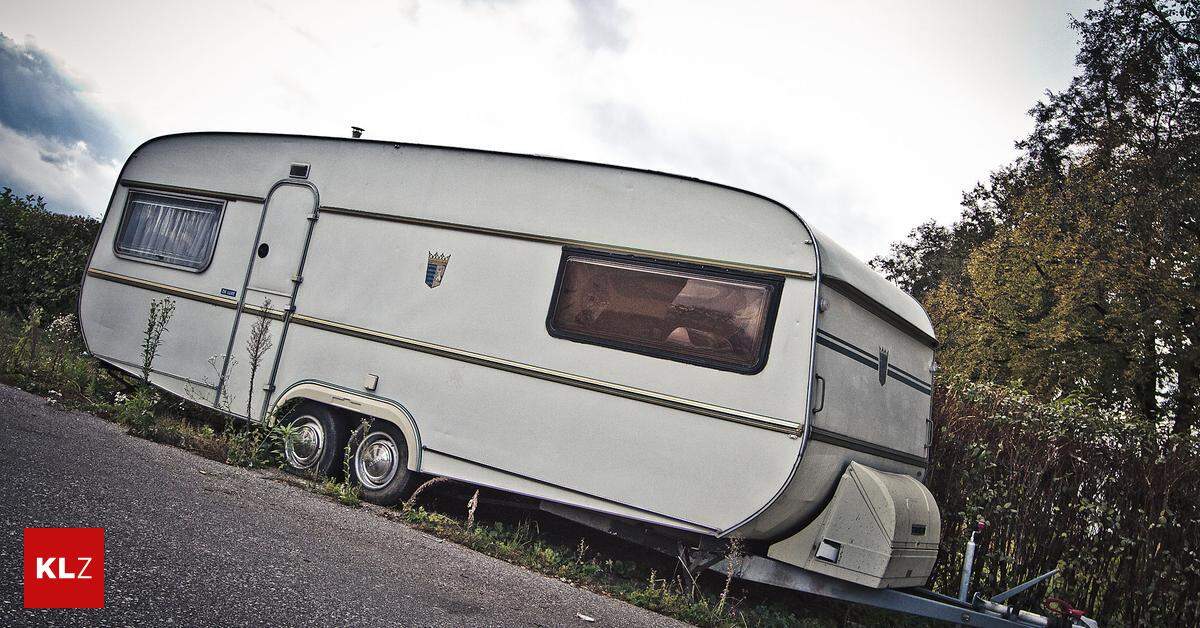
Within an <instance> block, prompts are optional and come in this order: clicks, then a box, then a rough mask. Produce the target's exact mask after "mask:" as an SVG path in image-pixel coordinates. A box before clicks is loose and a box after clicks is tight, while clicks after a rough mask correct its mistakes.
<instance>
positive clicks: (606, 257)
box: [546, 247, 784, 375]
mask: <svg viewBox="0 0 1200 628" xmlns="http://www.w3.org/2000/svg"><path fill="white" fill-rule="evenodd" d="M570 258H584V259H593V260H598V261H608V262H620V263H623V264H629V265H634V266H643V267H646V268H650V269H661V270H680V271H686V272H688V273H691V274H693V275H699V276H701V277H705V278H711V279H714V280H718V281H720V280H736V281H740V282H742V283H753V284H757V285H760V286H768V287H771V288H773V289H772V290H771V295H770V297H769V299H768V301H767V308H766V312H765V314H764V316H763V331H762V340H761V342H760V343H759V349H758V355H757V357H756V359H755V361H754V363H753V364H750V365H749V366H745V365H740V364H732V363H729V362H723V361H720V360H714V359H711V358H705V357H703V356H697V355H689V354H686V353H683V352H675V351H670V350H666V349H662V348H659V347H650V346H646V345H642V344H638V343H635V342H628V341H623V340H614V339H612V338H602V337H599V336H594V335H590V334H584V333H579V332H574V331H569V330H565V329H559V328H558V327H556V326H555V324H554V318H555V317H554V315H555V313H556V311H557V310H558V301H559V295H560V294H561V293H562V284H563V281H564V279H565V278H566V270H567V260H569V259H570ZM783 287H784V278H783V277H778V276H774V275H761V274H754V273H748V272H744V271H738V270H732V269H728V268H720V267H716V266H708V265H702V264H692V263H688V262H680V261H675V260H664V259H657V258H653V257H644V256H640V255H628V254H623V253H613V252H610V251H598V250H595V249H584V248H576V247H563V250H562V256H561V257H560V258H559V261H558V274H557V276H556V277H555V278H554V292H552V293H551V295H550V310H549V312H548V313H547V314H546V331H547V333H549V334H550V336H552V337H554V338H560V339H563V340H570V341H573V342H578V343H582V344H589V345H595V346H598V347H605V348H608V349H617V350H619V351H625V352H628V353H636V354H638V355H645V356H649V357H652V358H659V359H663V360H670V361H672V362H680V363H683V364H690V365H693V366H701V367H704V368H710V369H715V370H719V371H728V372H732V373H738V374H741V375H755V374H758V373H761V372H762V370H763V369H764V368H766V366H767V358H768V357H769V356H770V353H771V340H772V338H773V336H774V331H775V319H776V317H777V316H778V314H779V302H780V300H781V298H782V296H783Z"/></svg>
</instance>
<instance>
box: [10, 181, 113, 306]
mask: <svg viewBox="0 0 1200 628" xmlns="http://www.w3.org/2000/svg"><path fill="white" fill-rule="evenodd" d="M99 228H100V221H98V220H96V219H94V218H88V217H84V216H67V215H64V214H56V213H54V212H51V211H49V210H48V209H46V204H45V203H44V202H43V201H42V199H41V198H40V197H34V196H25V197H20V196H17V195H15V194H13V192H12V190H11V189H9V188H4V189H3V190H2V191H0V286H2V287H3V289H2V290H0V311H4V312H16V311H22V312H26V313H28V312H29V311H30V310H31V309H32V308H34V307H41V308H43V309H44V310H45V311H46V312H47V313H48V314H49V315H51V316H54V315H58V314H64V313H67V312H72V311H74V310H75V298H76V294H77V293H78V288H79V281H80V279H81V278H82V273H83V267H84V263H85V261H86V260H87V256H88V253H89V252H90V251H91V249H92V241H93V240H94V239H95V237H96V233H97V231H99Z"/></svg>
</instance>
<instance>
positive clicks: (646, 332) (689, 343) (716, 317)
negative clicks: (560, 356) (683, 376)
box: [550, 253, 780, 372]
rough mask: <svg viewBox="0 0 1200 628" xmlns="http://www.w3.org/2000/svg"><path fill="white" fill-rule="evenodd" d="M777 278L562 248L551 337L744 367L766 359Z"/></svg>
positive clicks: (754, 366)
mask: <svg viewBox="0 0 1200 628" xmlns="http://www.w3.org/2000/svg"><path fill="white" fill-rule="evenodd" d="M779 289H780V283H779V282H777V281H775V280H771V279H754V278H747V277H742V276H727V275H724V274H719V273H708V272H704V271H698V270H691V269H687V268H678V267H674V266H670V265H665V264H662V265H660V264H657V263H653V262H640V261H636V260H627V259H622V258H616V257H608V256H604V255H598V254H592V253H567V254H565V255H564V257H563V261H562V268H561V269H560V274H559V282H558V292H557V294H556V295H555V298H554V304H553V306H552V308H553V309H552V311H551V313H550V331H551V333H553V334H554V335H556V336H562V337H567V338H571V339H574V340H581V341H584V342H592V343H595V344H601V345H606V346H612V347H616V348H619V349H625V350H629V351H635V352H638V353H647V354H651V355H657V356H661V357H666V358H671V359H676V360H683V361H687V362H693V363H697V364H701V365H704V366H712V367H716V368H724V369H727V370H736V371H742V372H757V371H759V370H761V369H762V366H763V364H764V362H765V360H766V353H767V343H769V342H770V328H769V325H770V323H771V321H770V319H771V318H773V316H774V303H775V299H776V296H777V293H778V291H779Z"/></svg>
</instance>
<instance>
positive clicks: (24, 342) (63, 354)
mask: <svg viewBox="0 0 1200 628" xmlns="http://www.w3.org/2000/svg"><path fill="white" fill-rule="evenodd" d="M43 318H45V317H44V316H43V315H42V314H40V313H38V314H37V315H36V317H34V316H30V317H27V318H25V319H24V320H21V319H17V318H15V317H13V316H11V315H3V314H0V358H3V369H2V370H0V381H3V382H4V383H7V384H9V385H12V386H16V387H19V388H22V389H25V390H27V391H30V392H33V393H37V394H40V395H43V396H45V397H47V398H48V399H49V401H50V403H51V404H53V405H57V406H60V407H63V408H65V409H78V410H83V411H87V412H92V413H94V414H97V415H99V416H101V417H104V418H106V419H109V420H112V421H115V422H117V423H119V424H121V425H122V426H124V427H125V428H126V430H127V431H128V432H129V433H130V434H132V435H135V436H139V437H142V438H146V439H149V440H153V441H156V442H159V443H163V444H166V445H171V446H175V447H180V448H183V449H186V450H189V451H192V452H195V453H196V454H199V455H201V456H203V457H205V458H209V459H212V460H216V461H219V462H223V463H226V464H230V465H235V466H241V467H246V468H258V469H269V468H279V467H280V466H281V464H282V454H283V444H284V443H285V442H286V440H287V438H288V437H289V434H288V431H287V430H286V429H285V428H279V427H275V428H267V427H263V426H259V425H245V424H233V423H232V422H230V421H229V420H228V418H227V417H225V416H224V415H221V414H219V413H216V412H214V411H212V410H208V409H205V408H202V407H200V406H197V405H194V404H190V403H187V402H183V401H178V400H173V399H167V398H165V396H164V395H160V394H158V393H157V392H155V391H154V390H153V389H151V388H149V387H147V386H144V385H140V384H139V383H138V382H137V381H136V379H135V378H129V377H123V376H120V375H114V374H112V373H110V372H108V371H107V370H106V369H104V368H102V367H101V365H100V364H99V362H97V361H96V360H94V359H92V358H90V357H88V356H86V355H84V354H83V351H82V347H81V346H80V344H79V341H78V340H77V335H76V332H75V331H74V325H75V323H74V320H73V317H70V316H69V315H68V316H67V317H57V318H54V319H53V320H50V321H45V320H42V319H43ZM352 445H353V443H349V444H347V452H346V453H347V456H346V457H345V459H346V460H347V464H348V460H349V453H350V451H349V450H350V447H351V446H352ZM342 475H343V477H344V478H349V477H350V473H349V468H348V467H344V468H343V474H342ZM297 483H299V484H301V485H302V486H304V487H306V488H307V489H308V490H311V491H313V492H315V493H317V494H320V495H324V496H327V497H329V498H331V499H334V500H336V501H338V502H339V503H341V504H344V505H346V506H350V507H358V506H360V505H361V503H362V494H361V487H359V486H357V485H356V484H354V483H353V482H350V481H347V480H344V479H343V480H337V479H333V478H307V479H301V480H299V481H298V482H297ZM464 488H465V489H466V491H467V494H463V493H462V491H463V490H464ZM480 490H484V489H480ZM480 490H475V489H474V487H469V488H467V487H465V485H462V484H460V483H457V482H454V481H452V480H447V479H445V478H435V479H432V480H430V481H428V482H425V483H424V484H422V485H421V486H420V487H418V489H417V490H416V491H414V493H413V495H412V496H411V497H410V498H409V500H408V501H407V502H405V503H403V504H400V505H398V506H396V507H395V508H391V509H378V512H380V513H381V514H383V515H386V516H388V517H389V518H391V519H393V520H396V521H399V522H402V523H403V524H405V525H408V526H411V527H413V528H416V529H418V530H421V531H423V532H426V533H428V534H431V535H434V536H436V537H438V538H441V539H445V540H447V541H451V542H454V543H458V544H460V545H463V546H465V547H469V548H471V549H473V550H475V551H478V552H481V553H483V554H487V555H489V556H493V557H495V558H498V559H501V560H504V561H506V562H509V563H512V564H514V565H519V566H522V567H524V568H526V569H529V570H531V571H535V572H538V573H541V574H544V575H546V576H549V577H553V578H557V579H559V580H562V581H563V582H567V583H570V584H572V585H575V586H579V587H582V588H585V589H588V590H591V591H594V592H597V593H600V594H602V595H607V596H610V597H613V598H616V599H620V600H624V601H626V602H629V603H631V604H634V605H636V606H640V607H642V608H646V609H649V610H652V611H655V612H658V613H661V614H663V615H667V616H670V617H674V618H676V619H679V620H682V621H685V622H688V623H691V624H694V625H697V626H720V627H727V626H755V627H758V626H762V627H780V628H785V627H818V626H838V625H869V626H914V625H922V624H921V623H919V622H915V621H913V620H909V619H906V618H903V617H898V616H895V615H889V614H884V613H882V612H878V611H874V610H872V609H866V608H863V607H858V606H853V605H846V604H841V603H837V602H833V601H830V600H826V599H823V598H817V597H812V596H806V595H803V594H797V593H794V592H787V591H782V590H779V589H774V588H771V587H765V586H761V585H753V584H747V583H743V582H741V581H737V580H734V579H732V578H730V577H728V576H725V577H720V576H718V575H716V574H713V573H711V572H709V573H706V574H702V575H700V576H699V577H697V578H696V579H695V580H694V581H693V580H692V579H691V577H690V576H689V575H688V574H687V573H686V572H685V571H684V570H683V568H682V566H681V565H680V564H679V563H678V562H677V561H675V560H674V559H671V558H668V557H665V556H662V555H659V554H656V553H654V552H652V551H651V550H647V549H644V548H640V547H637V546H634V545H632V544H628V543H625V542H623V541H620V540H618V539H615V538H613V537H609V536H607V535H603V534H600V533H598V532H594V531H592V530H590V529H587V528H583V527H581V526H577V525H575V524H572V523H569V522H566V521H563V520H560V519H558V518H555V517H553V516H551V515H548V514H545V513H541V512H539V511H536V510H533V511H529V510H520V509H513V508H511V507H505V506H499V507H497V506H494V505H493V504H494V503H495V502H496V501H498V500H501V499H504V498H505V497H506V496H504V495H503V494H500V493H495V495H494V498H492V499H490V503H489V504H488V506H487V515H488V516H487V517H480V516H478V515H479V513H478V510H479V507H480V505H481V503H482V502H481V498H480ZM471 491H473V493H472V492H471ZM485 497H489V498H490V497H492V492H488V494H487V495H485ZM485 501H487V500H485ZM740 551H741V550H740V548H738V547H736V546H735V547H731V548H730V556H731V557H733V558H735V559H736V556H737V555H738V554H739V553H740Z"/></svg>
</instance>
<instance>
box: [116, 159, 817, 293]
mask: <svg viewBox="0 0 1200 628" xmlns="http://www.w3.org/2000/svg"><path fill="white" fill-rule="evenodd" d="M121 185H123V186H125V187H128V188H138V189H144V190H158V191H161V192H174V193H176V194H193V195H197V196H208V197H212V198H221V199H226V200H234V201H247V202H251V203H262V202H264V199H263V198H262V197H261V196H247V195H244V194H233V193H230V192H221V191H219V190H204V189H200V188H189V187H181V186H178V185H165V184H162V183H152V182H149V181H135V180H132V179H122V180H121ZM320 212H321V213H322V214H340V215H342V216H353V217H356V218H365V219H369V220H382V221H384V222H398V223H403V224H408V225H418V226H422V227H432V228H434V229H448V230H451V231H462V232H466V233H479V234H483V235H490V236H496V237H499V238H509V239H512V240H525V241H527V242H543V243H546V244H556V245H560V246H577V247H584V248H589V249H595V250H599V251H609V252H612V253H623V254H627V255H643V256H647V257H654V258H657V259H664V260H673V261H677V262H687V263H690V264H701V265H704V266H715V267H717V268H728V269H730V270H740V271H745V272H753V273H766V274H771V275H781V276H783V277H791V278H793V279H814V278H816V275H815V274H813V273H812V272H809V271H806V270H795V269H789V268H775V267H772V266H759V265H756V264H741V263H737V262H730V261H724V260H715V259H707V258H703V257H693V256H690V255H678V254H675V253H668V252H666V251H650V250H646V249H638V248H632V247H625V246H612V245H609V244H602V243H600V242H588V241H586V240H573V239H571V238H559V237H555V236H547V235H540V234H536V233H527V232H524V231H510V230H508V229H496V228H493V227H483V226H479V225H468V224H464V223H459V222H447V221H444V220H432V219H429V218H419V217H416V216H403V215H400V214H386V213H381V212H372V211H364V210H361V209H352V208H348V207H335V206H332V205H322V206H321V208H320Z"/></svg>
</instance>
